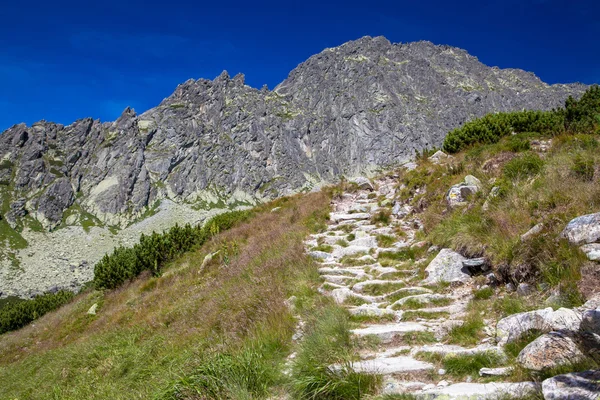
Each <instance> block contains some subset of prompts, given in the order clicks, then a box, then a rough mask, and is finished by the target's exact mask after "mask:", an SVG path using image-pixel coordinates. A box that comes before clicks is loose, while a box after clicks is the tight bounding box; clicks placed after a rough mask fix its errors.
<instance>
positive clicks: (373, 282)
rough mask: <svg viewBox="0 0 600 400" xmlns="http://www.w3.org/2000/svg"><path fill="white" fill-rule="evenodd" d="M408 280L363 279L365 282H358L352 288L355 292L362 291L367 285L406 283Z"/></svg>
mask: <svg viewBox="0 0 600 400" xmlns="http://www.w3.org/2000/svg"><path fill="white" fill-rule="evenodd" d="M405 283H406V282H404V281H398V280H396V281H388V280H385V279H372V280H370V281H363V282H358V283H357V284H356V285H354V286H352V290H354V291H355V292H359V293H360V292H362V291H363V290H364V289H365V287H366V286H381V285H388V284H389V285H395V284H399V285H402V284H405Z"/></svg>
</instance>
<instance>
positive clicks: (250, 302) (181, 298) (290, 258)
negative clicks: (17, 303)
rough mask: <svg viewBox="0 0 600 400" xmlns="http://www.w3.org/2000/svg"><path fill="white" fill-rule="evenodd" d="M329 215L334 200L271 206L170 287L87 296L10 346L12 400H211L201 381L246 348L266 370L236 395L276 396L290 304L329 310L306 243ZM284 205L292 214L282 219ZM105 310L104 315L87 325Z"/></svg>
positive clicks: (4, 377)
mask: <svg viewBox="0 0 600 400" xmlns="http://www.w3.org/2000/svg"><path fill="white" fill-rule="evenodd" d="M328 205H329V202H328V197H327V195H326V194H323V193H318V194H310V195H306V196H302V197H300V196H298V197H295V198H291V199H282V200H280V201H278V202H275V203H271V204H268V205H265V206H263V207H262V210H261V211H260V212H259V213H258V215H257V216H256V217H255V218H253V219H252V220H251V221H250V222H248V223H244V224H243V225H241V226H239V227H236V228H234V229H232V230H230V231H228V232H224V233H222V234H220V235H218V236H217V237H216V238H215V239H213V240H211V241H210V242H209V243H207V244H206V245H204V246H203V247H202V248H201V249H199V250H198V251H195V252H190V253H187V254H186V255H184V256H183V257H181V258H179V259H178V260H176V261H175V262H173V263H171V264H170V265H169V266H168V267H167V269H166V271H165V273H164V274H163V276H162V277H160V278H152V277H149V276H142V277H140V278H139V279H137V280H135V281H134V282H132V283H130V284H128V285H125V286H124V287H122V288H120V289H118V290H115V291H106V292H98V291H89V292H86V293H83V294H81V295H79V296H78V297H77V298H76V299H75V300H74V301H73V302H72V303H70V304H68V305H66V306H64V307H62V308H61V309H59V310H57V311H56V312H53V313H50V314H48V315H46V316H44V317H42V318H40V319H39V320H37V321H35V322H34V324H32V325H29V326H27V327H26V328H24V329H21V330H19V331H17V332H12V333H9V334H6V335H3V337H2V341H1V342H0V382H2V385H1V386H2V393H1V394H0V397H1V398H6V399H29V398H36V399H46V398H61V399H82V398H89V399H107V398H112V399H134V398H143V399H146V398H153V397H166V398H169V397H173V396H175V395H177V394H178V395H179V396H180V398H181V397H183V398H199V397H197V396H198V395H197V392H198V387H199V386H198V385H199V383H198V380H197V379H196V381H194V379H193V376H194V371H197V370H198V368H202V366H203V365H204V366H205V365H206V360H207V359H210V357H212V356H213V355H214V354H215V352H219V353H221V354H239V352H240V351H241V350H240V349H242V350H243V354H245V353H248V349H258V350H256V351H254V353H256V352H258V353H259V357H258V358H259V359H261V360H263V362H262V364H261V365H262V367H263V370H261V371H254V372H251V373H249V374H250V375H252V374H254V375H253V376H254V380H255V381H256V382H250V383H248V382H247V384H246V386H245V387H242V388H241V389H240V388H238V389H235V390H241V391H242V392H252V393H254V394H256V395H261V393H263V394H264V391H265V387H266V386H277V385H278V384H279V382H278V379H279V378H280V377H279V376H278V375H277V374H276V373H274V372H273V371H275V370H277V371H278V370H279V369H280V368H275V366H277V367H278V366H279V363H281V362H282V360H283V357H284V355H285V354H287V353H288V351H289V346H290V344H291V336H292V333H293V331H294V326H295V321H294V319H293V318H292V315H291V313H290V311H289V310H288V308H287V307H286V306H285V304H284V300H285V299H287V298H288V297H290V296H291V295H296V296H297V297H298V299H299V301H298V307H299V310H300V312H302V310H309V309H312V308H314V307H315V302H320V301H322V300H320V296H315V291H314V286H315V285H316V284H317V283H318V274H317V272H316V268H315V266H314V264H313V262H312V261H311V260H310V259H308V258H307V257H306V256H305V255H304V249H303V244H302V240H303V239H304V237H305V236H306V234H307V233H308V228H307V227H309V226H314V225H315V224H322V223H323V220H324V216H325V215H326V213H327V212H328ZM275 206H282V209H281V210H279V211H278V212H273V213H272V212H270V211H269V210H270V209H271V208H272V207H275ZM215 250H221V252H220V253H219V255H218V256H217V257H215V259H214V260H213V262H211V263H209V264H208V265H207V266H205V268H203V269H201V268H200V266H201V264H202V261H203V259H204V256H205V255H206V254H207V253H208V252H209V251H215ZM94 303H98V304H99V307H98V313H97V315H96V316H90V315H87V314H86V311H87V309H88V308H89V307H90V306H91V305H92V304H94ZM317 308H318V307H317ZM244 352H245V353H244ZM251 353H252V351H250V352H249V354H251ZM254 361H256V360H254ZM254 361H252V360H250V364H256V363H255V362H254ZM219 365H220V364H219ZM269 371H270V372H269ZM261 374H263V375H264V376H262V375H261ZM269 374H270V375H269ZM256 375H258V376H259V377H258V378H257V377H256ZM261 376H262V377H261ZM235 380H236V379H231V382H229V383H227V385H229V386H230V388H225V389H223V388H218V387H217V389H215V390H222V391H223V390H224V391H229V392H230V393H229V392H228V393H229V394H227V395H223V396H224V397H227V396H234V397H237V398H244V397H245V396H242V395H241V394H240V393H241V392H240V393H238V394H232V393H234V392H235V390H234V389H231V387H237V386H244V385H245V384H240V382H237V381H235ZM201 383H202V382H200V387H202V385H201ZM195 393H196V394H195ZM248 398H249V397H248Z"/></svg>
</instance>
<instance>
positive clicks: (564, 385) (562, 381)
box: [542, 371, 600, 400]
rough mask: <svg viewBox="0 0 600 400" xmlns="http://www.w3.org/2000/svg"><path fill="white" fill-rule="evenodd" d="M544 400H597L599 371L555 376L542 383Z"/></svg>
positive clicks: (599, 379) (599, 383)
mask: <svg viewBox="0 0 600 400" xmlns="http://www.w3.org/2000/svg"><path fill="white" fill-rule="evenodd" d="M542 393H543V395H544V399H548V400H574V399H577V400H597V399H598V396H600V371H583V372H574V373H570V374H564V375H557V376H554V377H552V378H549V379H546V380H544V381H543V382H542Z"/></svg>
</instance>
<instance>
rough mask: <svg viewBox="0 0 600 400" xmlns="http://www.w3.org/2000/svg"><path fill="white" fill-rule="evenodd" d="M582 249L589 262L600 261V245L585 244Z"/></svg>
mask: <svg viewBox="0 0 600 400" xmlns="http://www.w3.org/2000/svg"><path fill="white" fill-rule="evenodd" d="M580 249H581V251H583V252H584V253H585V255H586V256H587V258H588V260H590V261H600V243H590V244H584V245H583V246H581V247H580Z"/></svg>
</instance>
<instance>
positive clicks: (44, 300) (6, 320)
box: [0, 290, 74, 334]
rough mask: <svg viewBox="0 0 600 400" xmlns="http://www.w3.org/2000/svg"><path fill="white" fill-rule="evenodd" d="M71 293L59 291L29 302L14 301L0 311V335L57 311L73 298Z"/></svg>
mask: <svg viewBox="0 0 600 400" xmlns="http://www.w3.org/2000/svg"><path fill="white" fill-rule="evenodd" d="M73 296H74V294H73V293H72V292H69V291H66V290H61V291H59V292H57V293H46V294H43V295H40V296H37V297H34V298H33V299H31V300H21V301H14V302H11V303H9V304H6V305H5V306H4V307H2V309H0V334H2V333H5V332H8V331H14V330H16V329H19V328H22V327H23V326H25V325H27V324H28V323H30V322H31V321H33V320H34V319H36V318H39V317H41V316H42V315H44V314H46V313H47V312H50V311H52V310H55V309H57V308H58V307H60V306H62V305H63V304H66V303H68V302H69V301H71V299H72V298H73Z"/></svg>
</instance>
